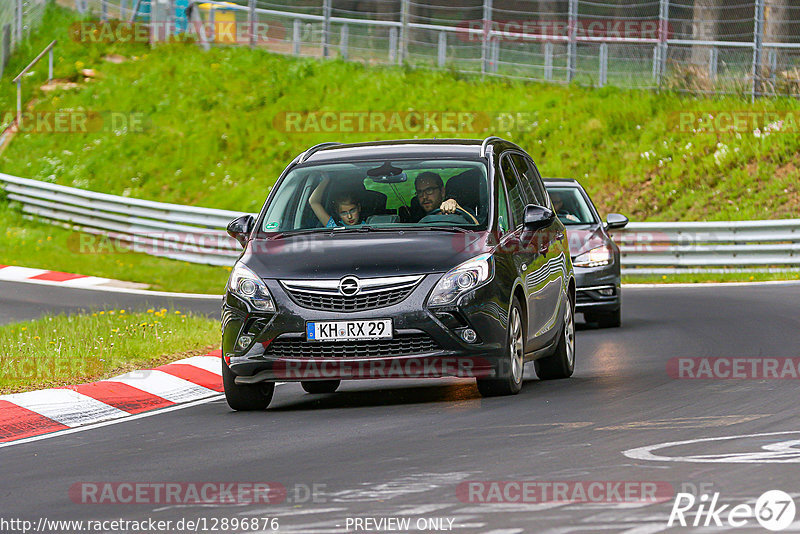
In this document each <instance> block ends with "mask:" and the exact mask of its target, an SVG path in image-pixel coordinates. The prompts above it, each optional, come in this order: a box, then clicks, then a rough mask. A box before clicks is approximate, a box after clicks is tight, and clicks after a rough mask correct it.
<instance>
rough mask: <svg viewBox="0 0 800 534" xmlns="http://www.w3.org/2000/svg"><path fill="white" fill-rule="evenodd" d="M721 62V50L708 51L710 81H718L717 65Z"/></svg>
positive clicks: (714, 48) (713, 48)
mask: <svg viewBox="0 0 800 534" xmlns="http://www.w3.org/2000/svg"><path fill="white" fill-rule="evenodd" d="M718 61H719V50H717V48H716V47H713V46H712V47H711V48H710V49H709V51H708V77H709V79H710V80H716V79H717V64H718Z"/></svg>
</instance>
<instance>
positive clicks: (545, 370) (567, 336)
mask: <svg viewBox="0 0 800 534" xmlns="http://www.w3.org/2000/svg"><path fill="white" fill-rule="evenodd" d="M533 363H534V366H535V367H536V375H537V376H538V377H539V379H540V380H554V379H558V378H569V377H570V376H572V373H573V372H575V304H574V303H573V302H572V300H571V299H570V300H567V306H566V309H565V311H564V325H563V326H562V329H561V337H560V339H559V340H558V345H556V351H555V352H554V353H553V354H552V355H550V356H547V357H546V358H540V359H538V360H536V361H534V362H533Z"/></svg>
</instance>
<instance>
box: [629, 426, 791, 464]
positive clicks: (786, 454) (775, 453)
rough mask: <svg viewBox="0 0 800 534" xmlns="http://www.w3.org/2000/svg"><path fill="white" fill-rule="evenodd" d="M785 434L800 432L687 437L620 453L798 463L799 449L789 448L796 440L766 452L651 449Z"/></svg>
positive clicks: (685, 459) (650, 458) (688, 459)
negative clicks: (685, 453)
mask: <svg viewBox="0 0 800 534" xmlns="http://www.w3.org/2000/svg"><path fill="white" fill-rule="evenodd" d="M786 434H800V431H798V430H787V431H783V432H766V433H763V434H742V435H739V436H723V437H719V438H699V439H689V440H686V441H671V442H668V443H658V444H656V445H648V446H646V447H637V448H635V449H629V450H627V451H623V452H622V454H624V455H625V456H627V457H628V458H633V459H634V460H648V461H655V462H694V463H798V462H800V449H793V450H791V451H788V450H787V448H791V447H792V445H791V444H796V443H797V441H796V440H792V441H791V442H789V444H787V445H785V446H784V445H782V444H772V445H771V447H772V448H771V449H769V450H768V452H755V451H753V452H743V453H724V454H722V453H721V454H716V455H697V456H673V457H670V456H659V455H656V454H653V451H655V450H658V449H666V448H669V447H676V446H679V445H690V444H694V443H706V442H710V441H725V440H731V439H741V438H757V437H761V436H780V435H786ZM762 448H763V447H762Z"/></svg>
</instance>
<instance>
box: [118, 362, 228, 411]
mask: <svg viewBox="0 0 800 534" xmlns="http://www.w3.org/2000/svg"><path fill="white" fill-rule="evenodd" d="M175 363H177V362H175ZM103 382H122V383H123V384H128V385H129V386H131V387H134V388H136V389H139V390H142V391H145V392H147V393H150V394H151V395H156V396H158V397H161V398H162V399H167V400H168V401H172V402H187V401H193V400H197V399H200V398H203V397H208V396H209V395H216V394H217V392H216V391H214V390H211V389H208V388H204V387H203V386H198V385H197V384H194V383H192V382H189V381H188V380H184V379H183V378H178V377H177V376H173V375H171V374H169V373H165V372H164V371H158V370H156V369H151V370H147V371H132V372H130V373H125V374H124V375H120V376H115V377H114V378H109V379H108V380H103Z"/></svg>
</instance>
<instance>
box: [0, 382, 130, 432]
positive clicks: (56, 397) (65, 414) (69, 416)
mask: <svg viewBox="0 0 800 534" xmlns="http://www.w3.org/2000/svg"><path fill="white" fill-rule="evenodd" d="M0 399H2V400H6V401H9V402H13V403H14V404H16V405H17V406H21V407H22V408H25V409H26V410H30V411H32V412H36V413H38V414H39V415H43V416H45V417H47V418H49V419H52V420H53V421H56V422H57V423H61V424H62V425H66V426H69V427H76V426H83V425H87V424H91V423H97V422H99V421H105V420H107V419H113V418H117V417H125V416H126V415H130V414H129V413H128V412H125V411H122V410H120V409H119V408H114V407H113V406H109V405H108V404H106V403H104V402H100V401H99V400H97V399H93V398H92V397H89V396H86V395H83V394H81V393H78V392H77V391H72V390H71V389H42V390H39V391H28V392H25V393H12V394H10V395H3V396H2V397H0Z"/></svg>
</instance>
